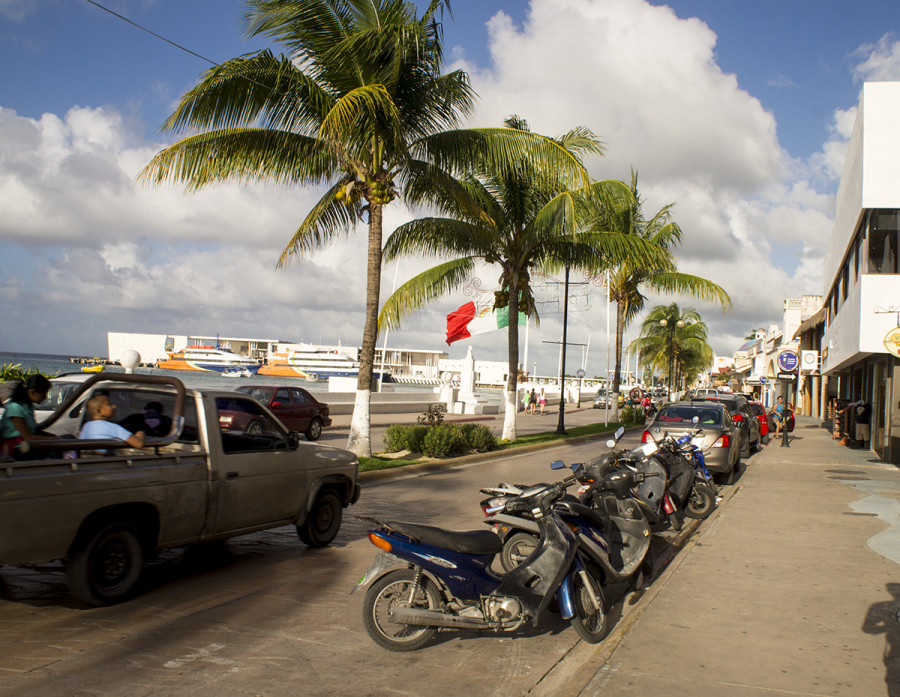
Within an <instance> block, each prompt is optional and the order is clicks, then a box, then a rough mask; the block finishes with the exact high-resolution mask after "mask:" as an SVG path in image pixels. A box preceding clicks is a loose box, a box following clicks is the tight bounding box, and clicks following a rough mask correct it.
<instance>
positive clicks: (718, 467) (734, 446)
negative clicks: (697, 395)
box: [643, 402, 741, 484]
mask: <svg viewBox="0 0 900 697" xmlns="http://www.w3.org/2000/svg"><path fill="white" fill-rule="evenodd" d="M694 417H697V423H696V424H695V423H694ZM695 428H699V429H700V431H699V432H698V433H697V435H696V436H695V437H694V445H696V446H697V447H698V448H700V449H702V450H703V456H704V459H705V461H706V467H707V469H708V470H709V471H710V472H712V473H713V474H718V475H720V476H721V477H722V478H723V479H724V480H725V481H726V483H728V484H730V483H731V482H732V481H733V480H734V478H735V476H736V474H737V471H738V465H739V464H740V461H741V435H740V432H739V431H738V429H737V426H736V424H735V423H734V421H733V420H732V418H731V415H730V414H729V413H728V410H727V409H726V408H725V407H724V406H723V405H722V404H720V403H717V402H670V403H669V404H666V405H665V406H663V407H662V408H661V409H660V410H659V412H657V414H656V416H655V417H654V418H653V421H651V422H650V424H649V425H648V426H647V428H646V430H645V431H644V437H643V440H644V442H646V441H647V440H649V438H650V436H652V437H653V439H654V440H660V439H662V438H664V437H665V436H666V435H670V436H674V437H676V438H678V437H680V436H683V435H684V434H685V433H689V432H691V431H693V430H694V429H695Z"/></svg>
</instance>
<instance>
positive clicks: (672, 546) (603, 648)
mask: <svg viewBox="0 0 900 697" xmlns="http://www.w3.org/2000/svg"><path fill="white" fill-rule="evenodd" d="M744 475H746V470H745V472H744ZM742 479H743V476H742ZM742 488H743V482H742V483H740V484H738V485H737V486H736V487H734V489H732V490H731V491H729V492H727V496H726V497H723V498H722V501H721V502H720V503H719V505H718V506H717V507H716V510H715V511H713V513H712V514H711V515H710V516H709V517H708V518H707V519H706V520H691V522H690V523H688V524H687V525H685V526H684V528H683V529H682V530H681V532H680V533H679V534H678V536H677V537H676V538H675V539H674V540H672V541H671V542H670V543H669V544H668V545H667V546H666V548H665V549H664V550H663V552H662V554H660V556H659V557H658V558H657V559H656V560H655V561H654V563H653V580H652V584H651V586H650V588H648V589H647V590H646V591H643V592H642V594H641V595H640V596H639V598H638V600H637V602H636V603H635V608H634V610H633V611H632V612H630V613H629V614H628V615H627V616H625V617H622V618H620V619H619V621H618V622H617V623H616V626H615V627H613V629H612V631H610V633H609V634H608V635H607V637H606V638H605V639H604V640H603V641H602V643H600V644H599V645H596V648H594V647H595V645H594V644H586V643H584V642H583V641H581V640H579V641H578V642H577V643H576V644H575V646H573V647H572V649H571V650H570V651H569V652H568V653H566V654H565V655H564V656H563V657H561V659H560V661H559V662H558V663H557V664H556V665H555V666H554V667H553V668H552V669H551V670H550V671H549V672H548V673H546V674H544V675H543V676H541V678H540V679H539V680H538V681H537V682H536V683H535V684H534V685H533V686H532V687H531V689H530V690H529V691H528V693H527V694H528V695H529V697H580V696H581V695H583V694H584V693H585V691H586V690H587V689H588V688H589V687H590V686H591V684H592V683H593V682H594V680H595V679H596V680H597V681H598V684H597V685H596V687H597V689H596V690H594V691H593V692H591V693H590V694H599V693H600V689H601V688H602V686H603V684H604V682H605V680H606V677H605V676H606V672H605V671H606V670H607V668H606V666H607V664H608V663H609V660H610V658H612V655H613V654H614V653H615V652H616V651H617V650H618V648H619V646H620V645H621V643H622V642H623V641H624V640H625V638H626V636H627V635H628V633H629V632H630V631H631V629H632V627H634V625H635V624H637V623H638V621H640V619H641V618H642V617H643V615H644V613H645V612H646V611H647V610H648V609H649V608H650V605H652V604H653V601H654V600H655V599H656V597H657V596H658V595H659V594H660V593H661V592H662V590H663V588H665V587H666V585H667V584H668V582H669V580H670V579H671V577H672V576H673V575H674V574H675V572H676V571H678V568H679V567H680V566H681V564H682V563H683V562H684V561H685V560H686V559H687V557H688V555H689V554H690V552H691V550H692V549H693V548H694V547H695V546H696V545H697V544H698V543H699V542H700V541H701V540H702V539H703V538H704V537H705V535H706V533H707V532H708V531H709V530H710V529H713V528H712V526H713V525H714V523H715V522H716V521H717V520H718V518H719V516H720V515H722V511H723V510H724V509H725V505H726V504H727V503H729V502H730V501H731V499H732V498H733V497H734V496H735V495H736V494H737V493H738V492H739V491H740V490H741V489H742ZM707 522H709V525H704V523H707ZM698 532H699V534H696V535H695V533H698ZM639 592H640V591H639ZM633 596H634V593H632V594H631V595H626V596H623V597H622V598H621V599H620V600H619V602H623V603H624V602H628V601H629V599H630V598H631V597H633ZM576 653H581V654H582V655H580V656H579V655H575V654H576ZM573 663H575V665H572V664H573ZM555 671H561V676H560V677H559V678H557V677H556V676H554V672H555Z"/></svg>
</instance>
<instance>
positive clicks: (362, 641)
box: [0, 417, 637, 697]
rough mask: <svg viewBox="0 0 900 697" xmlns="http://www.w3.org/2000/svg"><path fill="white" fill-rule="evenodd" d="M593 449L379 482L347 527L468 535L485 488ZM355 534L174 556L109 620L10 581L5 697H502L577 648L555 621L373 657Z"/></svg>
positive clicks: (42, 571)
mask: <svg viewBox="0 0 900 697" xmlns="http://www.w3.org/2000/svg"><path fill="white" fill-rule="evenodd" d="M545 418H546V417H545ZM585 418H586V417H585ZM636 437H637V436H636V435H632V436H631V438H632V439H633V440H634V439H636ZM598 448H603V445H601V444H598V443H597V442H596V441H595V442H593V443H582V444H578V445H572V444H564V445H560V446H558V447H555V448H553V449H552V450H544V451H541V452H537V453H531V454H526V455H522V454H517V455H511V456H502V457H499V458H498V459H495V460H492V461H489V462H482V463H478V464H468V465H465V466H461V467H458V468H453V469H449V470H446V471H441V472H436V473H431V474H428V475H426V476H421V477H416V478H410V479H402V480H400V481H391V482H381V483H377V485H371V486H367V487H366V488H365V489H364V492H363V496H362V497H361V500H360V502H359V503H358V504H357V505H356V506H355V507H354V508H353V510H352V513H353V514H359V515H366V514H384V513H385V512H390V514H391V515H396V516H398V517H402V518H406V519H409V520H415V521H420V522H430V523H441V524H444V525H447V526H448V527H455V528H458V529H466V528H469V529H471V528H474V527H477V526H478V524H479V519H480V516H479V508H478V502H479V500H480V499H481V495H480V494H479V492H478V488H479V487H481V486H488V485H493V484H496V483H497V482H499V481H510V480H514V481H541V480H548V479H549V480H552V479H553V478H554V473H551V472H550V470H549V469H548V463H549V461H550V460H552V459H556V458H561V459H564V460H566V461H570V462H571V461H576V460H578V459H586V458H587V457H590V456H592V455H593V454H595V453H596V452H598ZM364 533H365V530H364V527H363V525H362V523H361V522H360V521H358V520H356V519H355V518H354V517H353V515H351V516H349V517H348V518H347V519H346V520H345V525H344V526H343V527H342V529H341V532H340V534H339V536H338V538H337V540H336V541H335V543H334V544H333V545H332V546H331V547H328V548H326V549H322V550H315V551H310V550H307V549H306V548H305V547H304V546H303V545H302V544H300V543H299V541H298V540H297V539H296V536H295V534H294V531H293V528H290V527H285V528H279V529H276V530H272V531H267V532H263V533H257V534H254V535H248V536H245V537H242V538H237V539H234V540H232V541H230V542H229V543H228V544H227V545H226V546H222V545H219V546H213V547H211V548H209V549H205V550H197V549H195V550H170V551H167V552H165V553H164V554H163V555H161V557H160V559H159V560H158V561H156V562H155V563H154V564H153V565H152V566H151V567H150V569H149V572H148V574H147V582H146V589H145V592H144V593H143V594H142V595H140V596H139V597H137V598H135V599H134V600H132V601H130V602H128V603H125V604H123V605H119V606H115V607H110V608H99V609H86V608H84V607H82V606H80V605H78V604H77V603H76V602H75V601H74V600H72V599H71V598H70V596H69V595H68V591H67V589H66V586H65V577H64V573H63V571H62V568H61V567H60V566H58V565H49V566H47V567H43V568H39V569H8V568H4V569H3V570H2V571H0V583H2V588H0V594H2V595H0V597H2V600H0V675H2V676H3V678H2V680H0V695H22V694H28V695H29V696H30V697H45V696H46V697H55V696H57V695H59V696H60V697H62V696H66V697H70V696H72V695H79V696H82V695H84V696H87V695H103V696H116V695H122V696H123V697H124V696H126V695H127V696H128V697H144V696H148V697H149V696H151V695H209V694H219V695H266V696H280V695H291V696H294V695H304V696H313V695H323V696H324V695H329V696H331V695H354V696H358V695H373V696H385V697H386V696H388V695H391V696H393V695H423V694H436V695H450V694H453V695H456V694H465V695H467V696H471V697H481V696H485V697H487V696H506V695H509V696H512V695H522V694H524V693H526V692H527V691H528V690H529V689H531V688H532V686H534V685H535V684H536V683H538V682H539V681H540V680H541V678H542V677H543V676H545V675H547V674H549V673H550V672H551V671H553V669H554V667H555V666H557V664H558V663H559V661H560V660H561V659H562V658H563V657H565V656H566V655H568V654H569V653H570V652H572V651H573V649H574V648H575V647H576V644H578V640H577V636H576V635H575V632H574V631H573V630H572V629H571V628H569V627H568V625H567V624H566V623H565V622H563V621H561V620H557V621H556V622H552V623H550V624H549V625H547V626H546V627H542V628H540V629H532V628H526V629H522V630H519V631H517V632H515V633H511V634H499V635H497V634H492V633H486V634H485V635H484V636H480V635H479V633H478V632H474V631H451V632H446V633H442V634H440V635H438V638H437V640H436V641H435V642H434V643H433V644H432V645H430V646H428V647H426V648H425V649H422V650H420V651H418V652H415V653H413V654H394V653H390V652H386V651H383V650H382V649H380V648H378V647H376V646H375V645H374V644H373V643H372V642H371V641H370V640H369V638H368V636H367V635H366V634H365V632H364V630H363V627H362V621H361V617H360V614H361V603H362V597H361V594H357V595H354V596H352V597H351V596H348V592H349V590H350V589H351V588H352V586H353V585H354V583H355V581H356V580H357V579H358V578H359V576H360V575H361V573H362V571H364V570H365V569H366V568H367V566H368V565H369V563H370V561H371V559H372V557H373V554H374V549H373V548H372V546H371V545H369V544H368V542H367V541H366V540H365V539H364ZM633 597H634V596H632V598H633ZM630 609H631V605H629V604H627V603H624V604H620V605H619V606H618V609H617V612H619V613H621V614H625V615H627V613H628V612H629V610H630Z"/></svg>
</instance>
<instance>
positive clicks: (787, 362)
mask: <svg viewBox="0 0 900 697" xmlns="http://www.w3.org/2000/svg"><path fill="white" fill-rule="evenodd" d="M775 362H776V363H778V367H779V368H781V370H782V371H784V372H785V373H792V372H794V371H795V370H797V366H798V365H800V359H799V358H798V357H797V354H796V352H794V351H782V352H781V353H779V354H778V358H776V359H775Z"/></svg>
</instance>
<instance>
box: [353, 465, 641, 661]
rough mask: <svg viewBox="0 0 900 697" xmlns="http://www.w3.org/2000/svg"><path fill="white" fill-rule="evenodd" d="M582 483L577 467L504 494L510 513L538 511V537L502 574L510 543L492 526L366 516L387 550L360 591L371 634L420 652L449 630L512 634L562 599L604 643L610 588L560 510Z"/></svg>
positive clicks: (376, 541) (564, 611) (562, 606)
mask: <svg viewBox="0 0 900 697" xmlns="http://www.w3.org/2000/svg"><path fill="white" fill-rule="evenodd" d="M642 478H643V477H642V476H641V475H638V474H636V473H626V472H615V473H613V474H611V475H610V477H609V478H608V482H609V485H610V486H619V485H617V484H614V483H613V482H616V481H618V482H622V484H620V485H621V486H625V485H633V484H634V483H637V482H639V481H640V480H641V479H642ZM576 481H577V476H576V475H575V474H573V475H571V476H569V477H567V478H565V479H564V480H562V481H561V482H559V483H557V484H540V485H537V486H533V487H529V488H527V489H525V490H524V491H523V492H522V493H521V494H520V495H517V496H514V497H511V498H509V499H508V500H504V502H503V504H502V508H503V510H506V511H507V512H510V513H515V514H519V513H522V512H525V511H530V512H531V514H532V515H533V516H534V519H535V521H536V522H537V524H538V527H539V529H540V538H539V544H538V546H537V547H536V548H535V550H534V551H533V553H532V554H530V555H529V557H528V558H527V559H526V560H525V561H524V562H523V563H522V564H520V565H518V566H516V567H515V568H514V569H512V570H511V571H509V572H507V573H503V574H498V573H495V572H494V571H493V570H492V569H491V568H490V566H491V562H492V560H493V559H494V557H495V555H497V554H499V553H500V552H501V551H502V549H503V543H502V541H501V540H500V538H499V537H498V536H497V535H495V534H494V533H493V532H491V531H490V530H477V531H469V532H456V531H452V530H445V529H443V528H438V527H434V526H430V525H419V524H417V523H406V522H397V521H389V520H378V519H375V518H366V519H365V520H369V521H371V522H372V523H374V527H373V528H372V529H370V530H369V533H368V537H369V541H370V542H372V544H373V545H375V546H376V547H377V548H378V549H379V552H378V553H377V555H376V556H375V560H374V561H373V563H372V566H371V567H370V568H369V570H368V571H367V572H366V573H365V575H364V576H363V578H362V579H361V580H360V582H359V583H358V584H357V586H356V587H355V588H354V591H353V592H355V591H356V590H358V589H360V588H364V587H367V586H368V588H367V589H366V594H365V598H364V600H363V625H364V626H365V629H366V633H367V634H368V635H369V637H370V638H371V639H372V640H373V641H374V642H375V643H376V644H378V645H379V646H381V647H383V648H385V649H388V650H391V651H412V650H415V649H418V648H421V647H422V646H424V645H425V644H426V643H427V642H428V641H429V640H430V639H431V638H432V636H434V634H435V632H436V631H438V629H443V628H469V629H492V630H495V631H512V630H515V629H517V628H518V627H520V626H522V625H523V624H525V623H527V622H530V623H531V624H532V625H533V626H535V627H537V626H538V625H539V624H540V623H541V621H542V620H543V619H544V616H545V613H546V612H547V608H548V606H549V605H550V603H551V602H552V601H553V600H556V602H557V604H558V606H559V611H560V615H561V616H562V617H563V619H566V620H569V622H570V624H571V625H572V627H573V628H574V629H575V631H576V632H577V633H578V635H579V636H580V637H581V638H582V639H584V640H585V641H587V642H589V643H597V642H599V641H601V640H602V639H603V638H604V637H605V636H606V634H607V632H608V631H609V617H608V614H607V604H606V599H605V598H604V595H603V590H602V586H601V584H600V582H599V581H598V580H597V578H596V577H595V576H594V574H592V573H591V570H590V568H589V566H587V565H586V564H585V563H584V561H583V555H579V554H578V543H577V540H576V535H575V533H574V532H573V531H572V529H571V528H570V527H569V526H568V525H567V524H566V523H565V522H564V521H563V520H562V518H561V517H560V515H559V514H558V513H556V512H555V510H554V504H555V503H556V502H557V501H559V500H560V499H562V498H563V496H564V495H565V493H566V489H567V488H568V487H570V486H571V485H572V484H574V483H575V482H576ZM498 512H499V511H498Z"/></svg>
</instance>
